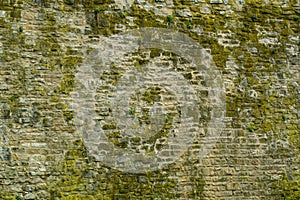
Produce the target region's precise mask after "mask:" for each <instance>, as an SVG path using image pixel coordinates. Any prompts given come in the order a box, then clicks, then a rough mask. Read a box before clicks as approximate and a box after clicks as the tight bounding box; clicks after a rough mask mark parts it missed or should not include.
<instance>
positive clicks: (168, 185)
mask: <svg viewBox="0 0 300 200" xmlns="http://www.w3.org/2000/svg"><path fill="white" fill-rule="evenodd" d="M142 27H156V28H166V29H168V30H172V31H174V32H180V33H182V34H185V35H186V36H187V37H189V38H192V39H194V40H195V41H196V42H197V43H198V44H199V45H200V46H202V47H203V49H204V50H205V51H206V52H207V54H209V55H211V58H212V59H213V62H214V64H215V69H216V71H218V74H219V75H220V76H221V80H222V85H223V90H224V94H225V97H224V102H223V103H224V111H226V113H225V112H224V116H222V123H223V129H222V132H221V133H220V135H218V136H216V137H215V138H214V139H215V140H216V144H215V146H214V148H213V149H211V151H210V152H209V154H208V155H207V156H205V157H204V158H200V157H199V149H201V146H204V145H206V144H205V138H206V137H207V134H208V128H207V127H208V126H209V121H210V120H211V119H212V118H213V117H214V116H213V114H212V113H213V112H211V111H212V110H213V109H215V105H214V102H213V98H209V97H210V95H209V94H208V93H207V90H205V89H203V88H205V87H207V85H206V86H205V83H207V81H206V80H205V77H206V74H209V73H208V72H207V73H206V72H205V71H204V70H202V71H201V73H200V72H199V70H197V69H196V68H193V67H192V66H191V63H189V60H188V59H186V58H184V57H182V56H180V55H178V54H174V52H170V50H168V49H163V48H162V49H159V48H152V49H139V50H136V51H132V52H128V54H126V55H124V56H123V57H122V59H121V60H116V63H112V64H111V65H110V66H111V67H110V68H109V71H108V72H107V71H106V72H103V71H102V72H101V74H99V80H102V81H103V82H105V84H102V85H101V87H100V86H99V87H98V88H97V91H96V92H95V95H98V96H100V97H99V99H98V100H97V99H96V100H94V102H93V103H94V104H95V105H96V106H95V109H96V110H95V113H96V114H97V117H95V119H93V121H97V122H98V123H99V124H100V127H101V129H102V132H103V133H104V134H105V135H106V137H107V138H108V140H107V141H106V143H105V144H101V145H102V146H101V145H100V146H101V148H102V149H104V146H105V145H106V144H108V143H109V144H110V145H112V146H113V147H114V148H115V149H116V150H118V152H119V151H120V149H121V151H122V149H123V150H124V151H125V150H126V151H127V150H128V149H131V150H132V149H134V150H135V151H137V152H139V153H144V154H145V153H149V154H153V155H155V153H156V152H158V151H159V150H160V147H159V145H161V146H164V145H166V144H165V143H166V141H165V140H163V139H165V138H167V139H168V138H169V137H170V135H171V133H172V130H175V129H176V128H178V127H179V126H183V125H184V123H183V121H181V122H180V121H179V119H180V117H182V115H183V114H182V113H181V111H180V109H178V107H180V106H179V105H178V102H177V101H178V96H176V94H174V92H173V93H172V91H170V90H168V89H166V87H165V86H166V85H167V82H162V83H163V84H162V83H161V84H157V83H156V82H155V81H154V82H151V81H150V82H147V81H148V79H147V78H149V79H151V77H152V76H151V73H150V75H149V76H148V75H147V76H145V77H144V78H145V79H143V80H142V81H145V82H146V83H147V84H148V86H145V87H140V88H138V90H139V91H138V92H137V93H136V95H133V96H130V98H129V97H128V99H127V100H128V101H129V103H127V104H124V106H125V107H126V106H127V107H130V108H129V110H128V113H127V114H128V116H129V117H128V116H127V118H126V117H125V115H124V116H123V115H122V114H121V113H122V112H123V111H124V110H126V109H127V108H123V107H122V105H123V104H120V103H119V102H120V101H118V98H119V97H118V96H117V95H116V93H114V91H115V90H114V89H116V88H117V90H119V91H122V90H123V87H122V85H120V84H119V85H118V84H117V82H118V81H120V80H124V79H126V80H127V79H130V77H131V76H132V75H133V76H134V75H136V74H134V73H133V74H130V73H129V75H128V72H127V71H130V70H132V69H134V70H137V71H138V72H143V70H144V69H146V70H148V71H150V72H153V73H154V75H153V77H154V78H153V77H152V78H153V80H155V77H159V74H163V75H164V73H166V72H165V71H164V70H163V69H164V67H165V66H168V69H170V70H171V69H172V70H173V71H174V72H176V73H178V74H179V77H182V78H184V80H185V81H186V83H188V84H189V85H191V86H193V87H194V88H195V93H196V94H197V98H198V100H199V102H200V103H198V104H197V106H196V108H197V109H194V110H193V111H190V112H189V114H191V113H192V114H193V113H195V115H196V114H199V118H197V119H199V120H198V121H197V123H198V124H199V125H198V126H197V127H196V128H198V129H196V133H195V134H193V136H189V137H193V142H192V143H190V144H189V145H188V146H187V147H186V148H187V149H186V151H184V152H183V153H182V155H181V156H179V158H178V159H177V160H176V161H172V162H171V163H169V164H167V165H164V166H163V167H161V168H160V169H157V170H145V171H141V172H139V173H135V172H132V171H130V172H129V171H126V170H125V171H124V170H122V167H119V168H118V167H117V168H116V167H114V166H112V165H107V164H106V163H104V162H101V161H99V159H97V158H95V157H94V156H93V155H92V153H91V152H93V149H89V147H88V146H87V145H86V144H89V143H88V142H85V141H84V137H83V135H84V133H83V132H84V131H83V129H81V128H80V126H79V125H78V124H77V121H76V120H77V117H76V116H78V113H76V112H75V110H74V107H72V106H71V105H72V102H73V101H72V100H74V95H75V96H76V94H78V85H77V80H76V77H78V76H77V75H78V72H80V69H81V68H80V67H81V66H82V65H83V63H86V62H88V61H86V58H89V55H90V53H91V52H93V50H94V49H95V48H99V42H100V41H101V40H102V38H103V37H104V38H107V37H110V36H113V35H115V34H120V33H122V32H124V31H126V30H127V31H128V30H134V29H137V28H142ZM119 42H120V41H119ZM0 62H1V63H0V69H1V70H0V95H1V96H0V199H17V200H19V199H72V200H73V199H300V167H299V166H300V120H299V119H300V86H299V84H300V2H299V0H187V1H179V0H173V1H172V0H155V1H153V0H151V1H143V0H135V1H133V0H132V1H125V0H118V1H117V0H115V1H113V0H111V1H110V0H1V1H0ZM149 63H150V64H149ZM149 66H152V67H149ZM153 66H154V67H153ZM151 70H152V71H151ZM100 71H101V70H100ZM173 71H172V72H173ZM79 74H80V73H79ZM166 76H167V75H166ZM170 76H172V73H170ZM176 77H177V76H176ZM161 79H163V78H161ZM161 79H160V80H161ZM146 80H147V81H146ZM151 80H152V79H151ZM166 80H168V79H167V78H166ZM133 82H134V81H133ZM134 83H137V84H138V81H137V82H134ZM202 86H203V87H202ZM174 87H175V86H174ZM124 90H125V89H124ZM126 90H128V91H130V90H136V88H135V86H134V85H131V86H130V87H127V88H126ZM182 90H184V89H182ZM120 95H122V93H121V94H120ZM104 97H112V99H115V100H112V101H114V102H115V104H113V105H117V107H118V108H119V110H117V111H114V109H115V108H114V107H112V106H109V104H107V102H104V101H101V100H103V98H104ZM176 97H177V99H176ZM119 99H121V100H122V98H119ZM179 99H180V98H179ZM125 100H126V99H125ZM211 101H212V102H211ZM157 102H158V103H157ZM159 103H160V104H159ZM219 103H220V102H219ZM157 105H159V106H157ZM153 106H156V108H157V109H158V110H163V109H165V113H166V114H165V115H163V116H159V117H164V121H163V122H159V120H157V121H155V120H156V119H153V115H154V114H155V113H156V111H155V110H154V111H153V109H152V110H151V108H152V107H153ZM139 109H140V110H139ZM119 111H120V116H118V115H117V113H118V112H119ZM149 113H150V114H149ZM151 113H152V114H153V113H154V114H153V115H151ZM113 117H118V119H117V120H114V119H113ZM130 117H132V118H134V117H135V119H138V120H139V123H140V126H142V127H150V128H149V132H150V133H148V132H147V131H146V132H145V133H144V134H145V135H146V136H144V135H139V134H140V133H138V132H137V133H134V134H135V135H130V134H131V131H132V132H134V131H133V130H136V127H134V126H129V125H128V124H127V126H125V128H124V127H118V126H120V125H118V123H119V124H120V123H121V124H122V122H123V121H124V120H128V118H130ZM159 119H160V118H159ZM151 120H152V121H151ZM153 120H154V122H155V124H154V125H153V124H152V122H153ZM95 123H96V122H95ZM177 126H178V127H177ZM185 126H186V127H185ZM185 126H184V127H185V128H184V130H185V134H188V133H190V132H193V131H194V132H195V129H194V130H189V127H190V128H191V127H192V128H193V123H191V122H189V121H188V122H187V124H185ZM158 127H159V130H156V129H157V128H158ZM127 128H128V129H127ZM128 130H129V131H128ZM146 130H147V129H146ZM126 131H127V132H128V133H127V132H126ZM124 133H127V134H124ZM147 134H150V136H149V135H147ZM135 136H136V137H135ZM174 137H175V136H174ZM160 139H161V140H160ZM159 142H160V143H159ZM108 150H109V149H108ZM116 152H117V151H116ZM112 155H113V154H112ZM100 160H101V159H100Z"/></svg>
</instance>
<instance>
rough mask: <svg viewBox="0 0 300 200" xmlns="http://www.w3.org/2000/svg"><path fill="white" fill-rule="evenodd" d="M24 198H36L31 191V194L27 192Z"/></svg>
mask: <svg viewBox="0 0 300 200" xmlns="http://www.w3.org/2000/svg"><path fill="white" fill-rule="evenodd" d="M24 198H25V199H35V196H34V194H32V193H29V194H26V195H25V196H24Z"/></svg>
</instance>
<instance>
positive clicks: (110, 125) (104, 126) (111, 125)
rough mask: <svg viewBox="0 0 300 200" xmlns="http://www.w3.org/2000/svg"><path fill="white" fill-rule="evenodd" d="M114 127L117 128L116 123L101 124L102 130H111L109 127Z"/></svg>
mask: <svg viewBox="0 0 300 200" xmlns="http://www.w3.org/2000/svg"><path fill="white" fill-rule="evenodd" d="M116 128H117V126H116V124H104V125H103V126H102V129H103V130H111V129H116Z"/></svg>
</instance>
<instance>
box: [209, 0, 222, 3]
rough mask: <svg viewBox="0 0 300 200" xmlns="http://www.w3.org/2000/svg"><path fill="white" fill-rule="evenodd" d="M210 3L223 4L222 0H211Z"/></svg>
mask: <svg viewBox="0 0 300 200" xmlns="http://www.w3.org/2000/svg"><path fill="white" fill-rule="evenodd" d="M210 3H223V2H222V0H210Z"/></svg>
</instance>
